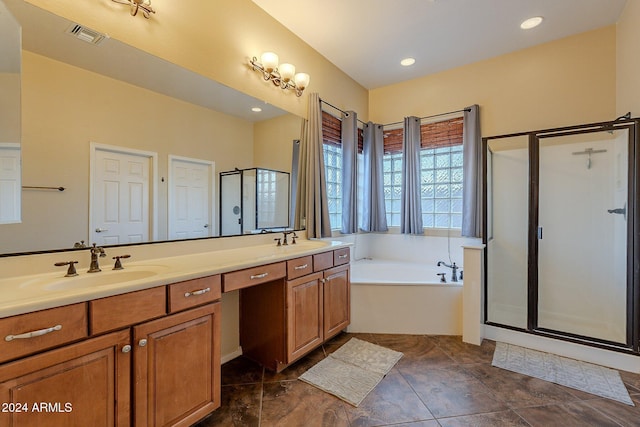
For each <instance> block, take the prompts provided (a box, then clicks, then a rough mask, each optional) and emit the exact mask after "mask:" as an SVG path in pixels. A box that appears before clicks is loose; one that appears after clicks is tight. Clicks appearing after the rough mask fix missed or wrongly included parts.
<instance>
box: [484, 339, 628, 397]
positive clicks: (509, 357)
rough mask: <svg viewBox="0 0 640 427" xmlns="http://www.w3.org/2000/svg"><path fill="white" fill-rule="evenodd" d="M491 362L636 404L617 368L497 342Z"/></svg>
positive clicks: (518, 371) (520, 372)
mask: <svg viewBox="0 0 640 427" xmlns="http://www.w3.org/2000/svg"><path fill="white" fill-rule="evenodd" d="M491 364H492V365H493V366H496V367H498V368H502V369H506V370H508V371H513V372H517V373H519V374H524V375H528V376H530V377H535V378H539V379H541V380H545V381H549V382H552V383H556V384H560V385H563V386H566V387H571V388H573V389H576V390H581V391H584V392H587V393H591V394H595V395H596V396H600V397H606V398H608V399H612V400H616V401H618V402H621V403H625V404H627V405H631V406H635V405H634V404H633V401H632V400H631V398H630V397H629V392H628V391H627V388H626V387H625V385H624V383H623V382H622V379H621V378H620V373H618V371H616V370H615V369H609V368H605V367H603V366H599V365H594V364H592V363H587V362H581V361H579V360H575V359H569V358H566V357H561V356H557V355H555V354H551V353H544V352H542V351H536V350H531V349H529V348H524V347H518V346H517V345H511V344H506V343H503V342H498V343H496V350H495V352H494V353H493V362H492V363H491Z"/></svg>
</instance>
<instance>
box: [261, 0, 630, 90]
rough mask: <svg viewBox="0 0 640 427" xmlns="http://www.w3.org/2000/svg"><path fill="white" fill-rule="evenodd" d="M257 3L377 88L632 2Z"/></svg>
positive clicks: (590, 23)
mask: <svg viewBox="0 0 640 427" xmlns="http://www.w3.org/2000/svg"><path fill="white" fill-rule="evenodd" d="M631 1H635V0H631ZM253 2H254V3H256V4H257V5H258V6H260V7H261V8H262V9H264V10H265V11H266V12H267V13H269V14H270V15H271V16H273V17H274V18H275V19H276V20H278V21H280V22H281V23H282V24H283V25H284V26H285V27H287V28H289V29H290V30H291V31H292V32H293V33H295V34H296V35H298V36H299V37H300V38H301V39H302V40H304V41H305V42H306V43H307V44H309V45H310V46H311V47H313V48H314V49H315V50H317V51H318V52H320V53H321V54H322V55H323V56H325V57H326V58H327V59H328V60H329V61H331V62H332V63H333V64H335V65H336V66H337V67H338V68H340V69H341V70H342V71H344V72H345V73H347V74H348V75H349V76H351V77H352V78H353V79H354V80H356V81H357V82H359V83H360V84H361V85H362V86H364V87H365V88H368V89H373V88H377V87H381V86H385V85H389V84H393V83H397V82H401V81H405V80H410V79H413V78H416V77H420V76H424V75H427V74H432V73H436V72H439V71H443V70H447V69H451V68H454V67H458V66H461V65H465V64H470V63H473V62H477V61H480V60H483V59H487V58H491V57H495V56H499V55H503V54H505V53H508V52H513V51H516V50H519V49H523V48H527V47H530V46H534V45H537V44H540V43H545V42H549V41H552V40H556V39H560V38H563V37H567V36H570V35H572V34H578V33H581V32H585V31H589V30H593V29H596V28H600V27H603V26H606V25H611V24H614V23H615V22H616V21H617V19H618V17H619V16H620V13H621V12H622V9H623V8H624V5H625V2H626V0H322V1H319V0H253ZM533 16H543V17H544V21H543V22H542V24H541V25H540V26H539V27H537V28H535V29H533V30H529V31H523V30H521V29H520V23H521V22H522V21H523V20H524V19H526V18H530V17H533ZM274 49H275V48H274ZM405 57H413V58H415V59H416V63H415V65H413V66H411V67H402V66H401V65H400V60H401V59H403V58H405ZM296 65H298V66H299V67H300V69H303V68H304V64H296ZM311 79H312V80H311V85H313V75H312V76H311Z"/></svg>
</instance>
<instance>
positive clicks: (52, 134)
mask: <svg viewBox="0 0 640 427" xmlns="http://www.w3.org/2000/svg"><path fill="white" fill-rule="evenodd" d="M22 79H23V81H22V87H23V92H22V94H23V109H22V113H23V117H22V119H23V139H22V151H23V175H22V179H23V184H24V185H44V186H56V187H57V186H63V187H65V188H66V190H65V191H64V192H57V191H54V192H50V191H33V190H30V191H24V192H23V209H22V211H23V222H22V224H12V225H3V226H2V227H3V231H2V236H3V238H2V239H1V240H0V253H3V252H18V251H25V250H34V249H42V248H61V247H70V246H72V245H73V242H75V241H79V240H85V241H88V237H87V234H88V194H89V143H90V142H96V143H101V144H108V145H117V146H123V147H128V148H135V149H139V150H146V151H153V152H156V153H158V179H159V182H158V183H157V184H158V193H159V194H158V207H159V211H158V213H159V232H160V234H159V238H161V239H162V238H166V229H167V223H166V211H167V208H166V206H167V176H168V173H167V167H168V166H167V165H168V155H169V154H174V155H178V156H185V157H192V158H197V159H204V160H212V161H214V162H215V168H216V173H217V172H220V171H223V170H229V169H233V168H234V167H239V168H246V167H251V166H253V123H251V122H247V121H245V120H242V119H238V118H235V117H231V116H228V115H225V114H221V113H218V112H215V111H212V110H209V109H206V108H203V107H199V106H195V105H193V104H188V103H186V102H182V101H179V100H176V99H173V98H169V97H167V96H164V95H160V94H157V93H154V92H151V91H148V90H145V89H141V88H139V87H135V86H132V85H129V84H126V83H123V82H121V81H117V80H114V79H110V78H107V77H104V76H101V75H98V74H95V73H91V72H88V71H86V70H83V69H80V68H76V67H72V66H69V65H67V64H63V63H60V62H57V61H53V60H51V59H48V58H45V57H43V56H40V55H36V54H34V53H31V52H26V51H25V52H24V56H23V74H22ZM161 177H164V178H165V182H161V181H160V178H161ZM215 181H216V184H217V180H215ZM34 244H35V245H36V247H34ZM8 246H9V247H8Z"/></svg>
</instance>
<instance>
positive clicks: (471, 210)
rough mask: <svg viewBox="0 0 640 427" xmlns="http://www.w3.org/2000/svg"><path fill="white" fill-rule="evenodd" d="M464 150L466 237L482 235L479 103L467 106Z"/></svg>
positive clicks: (464, 230) (463, 192)
mask: <svg viewBox="0 0 640 427" xmlns="http://www.w3.org/2000/svg"><path fill="white" fill-rule="evenodd" d="M467 110H469V111H467ZM462 150H463V158H464V164H463V175H464V177H463V183H462V230H461V234H462V236H465V237H482V179H483V177H482V134H481V133H480V113H479V107H478V105H472V106H471V107H467V108H465V111H464V124H463V130H462Z"/></svg>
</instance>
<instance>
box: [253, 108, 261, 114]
mask: <svg viewBox="0 0 640 427" xmlns="http://www.w3.org/2000/svg"><path fill="white" fill-rule="evenodd" d="M251 111H253V112H254V113H259V112H260V111H262V108H260V107H253V108H252V109H251Z"/></svg>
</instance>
